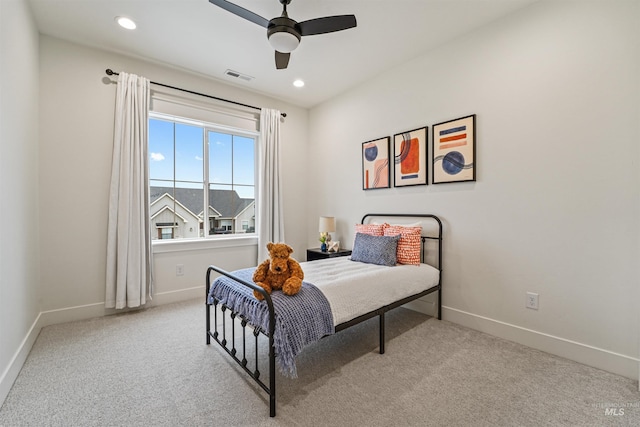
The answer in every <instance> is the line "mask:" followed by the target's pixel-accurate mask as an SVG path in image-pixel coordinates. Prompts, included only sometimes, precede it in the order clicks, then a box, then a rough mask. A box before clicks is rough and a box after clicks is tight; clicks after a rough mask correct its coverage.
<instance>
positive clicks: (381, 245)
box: [351, 233, 400, 266]
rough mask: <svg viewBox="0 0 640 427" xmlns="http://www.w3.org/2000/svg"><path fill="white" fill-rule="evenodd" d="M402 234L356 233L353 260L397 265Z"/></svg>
mask: <svg viewBox="0 0 640 427" xmlns="http://www.w3.org/2000/svg"><path fill="white" fill-rule="evenodd" d="M399 240H400V236H370V235H369V234H363V233H356V240H355V242H354V243H353V251H352V252H351V260H352V261H359V262H366V263H367V264H378V265H387V266H394V265H396V253H397V251H398V241H399Z"/></svg>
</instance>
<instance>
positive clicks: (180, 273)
mask: <svg viewBox="0 0 640 427" xmlns="http://www.w3.org/2000/svg"><path fill="white" fill-rule="evenodd" d="M176 276H184V264H178V265H176Z"/></svg>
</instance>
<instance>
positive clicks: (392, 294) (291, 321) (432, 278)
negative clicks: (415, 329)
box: [205, 214, 443, 417]
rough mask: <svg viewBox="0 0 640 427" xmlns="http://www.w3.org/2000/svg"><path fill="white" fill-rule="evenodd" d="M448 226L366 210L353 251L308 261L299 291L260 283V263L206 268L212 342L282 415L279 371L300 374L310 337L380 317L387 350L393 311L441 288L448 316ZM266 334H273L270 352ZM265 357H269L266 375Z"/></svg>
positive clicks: (439, 293) (434, 219) (273, 411)
mask: <svg viewBox="0 0 640 427" xmlns="http://www.w3.org/2000/svg"><path fill="white" fill-rule="evenodd" d="M442 232H443V230H442V222H441V220H440V219H439V218H438V217H437V216H435V215H431V214H366V215H364V217H363V218H362V220H361V222H360V224H357V225H356V236H355V238H354V245H353V253H352V255H351V256H350V257H334V258H328V259H324V260H319V261H311V262H302V263H300V264H301V266H302V269H303V271H304V273H305V278H304V283H303V288H302V289H301V291H300V293H299V294H298V295H296V296H294V297H290V296H286V295H283V294H282V293H281V292H277V291H276V292H274V293H273V294H267V293H266V292H265V291H264V290H263V289H262V288H260V287H258V286H257V285H255V284H254V283H253V282H252V280H251V277H252V274H253V271H254V270H255V267H254V268H247V269H242V270H237V271H234V272H227V271H225V270H223V269H221V268H219V267H217V266H214V265H212V266H210V267H209V268H208V269H207V273H206V298H205V305H206V343H207V345H209V344H210V343H211V340H212V339H213V341H215V342H216V343H218V344H219V345H220V346H221V347H222V348H223V349H224V350H225V352H226V353H227V354H228V355H229V356H230V357H231V359H233V360H234V361H235V362H236V363H237V364H238V365H239V366H240V367H241V368H242V369H243V370H244V371H245V372H246V373H247V374H248V375H249V376H250V377H251V378H252V379H253V380H254V381H255V382H256V384H258V385H259V386H260V387H261V388H262V389H263V390H264V391H265V392H266V393H267V394H268V395H269V415H270V416H271V417H274V416H275V415H276V377H277V373H276V370H277V369H278V370H279V372H280V373H281V374H283V375H286V376H290V377H295V376H296V366H295V356H296V355H297V354H299V352H300V351H303V349H304V347H306V346H307V345H309V344H310V343H313V342H316V341H318V340H320V339H322V338H323V337H326V336H329V335H331V334H334V333H337V332H339V331H341V330H344V329H346V328H349V327H350V326H353V325H356V324H359V323H361V322H363V321H365V320H368V319H371V318H374V317H378V319H379V353H380V354H384V352H385V313H386V312H387V311H389V310H392V309H394V308H397V307H399V306H402V305H405V304H407V303H411V302H413V301H415V300H417V299H419V298H422V297H424V296H426V295H429V294H431V293H434V292H437V317H438V319H441V317H442V315H441V311H442ZM216 274H217V277H215V276H216ZM254 290H257V291H258V292H260V293H261V294H262V295H263V296H264V300H263V301H258V300H257V299H256V298H255V297H253V291H254ZM259 337H263V339H266V340H267V341H268V345H267V346H266V348H267V349H268V350H266V352H267V353H268V354H266V355H264V354H260V348H259V345H258V339H259ZM247 341H250V344H248V342H247ZM262 348H264V346H262ZM260 356H266V358H267V361H268V363H267V367H266V369H267V370H268V379H266V380H265V379H263V378H262V372H261V371H260V368H261V367H264V363H261V362H260ZM262 360H264V359H262Z"/></svg>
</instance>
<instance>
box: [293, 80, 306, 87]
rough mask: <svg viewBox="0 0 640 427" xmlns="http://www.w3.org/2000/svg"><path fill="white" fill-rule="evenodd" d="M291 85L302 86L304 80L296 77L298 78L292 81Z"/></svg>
mask: <svg viewBox="0 0 640 427" xmlns="http://www.w3.org/2000/svg"><path fill="white" fill-rule="evenodd" d="M293 85H294V86H295V87H302V86H304V82H303V81H302V80H300V79H298V80H296V81H294V82H293Z"/></svg>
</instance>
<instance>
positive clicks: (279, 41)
mask: <svg viewBox="0 0 640 427" xmlns="http://www.w3.org/2000/svg"><path fill="white" fill-rule="evenodd" d="M269 43H270V44H271V46H273V48H274V49H275V50H277V51H278V52H281V53H289V52H293V51H294V50H295V49H296V48H297V47H298V45H299V44H300V38H299V37H297V36H296V35H295V34H293V33H290V32H287V31H278V32H274V33H271V34H270V35H269Z"/></svg>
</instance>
